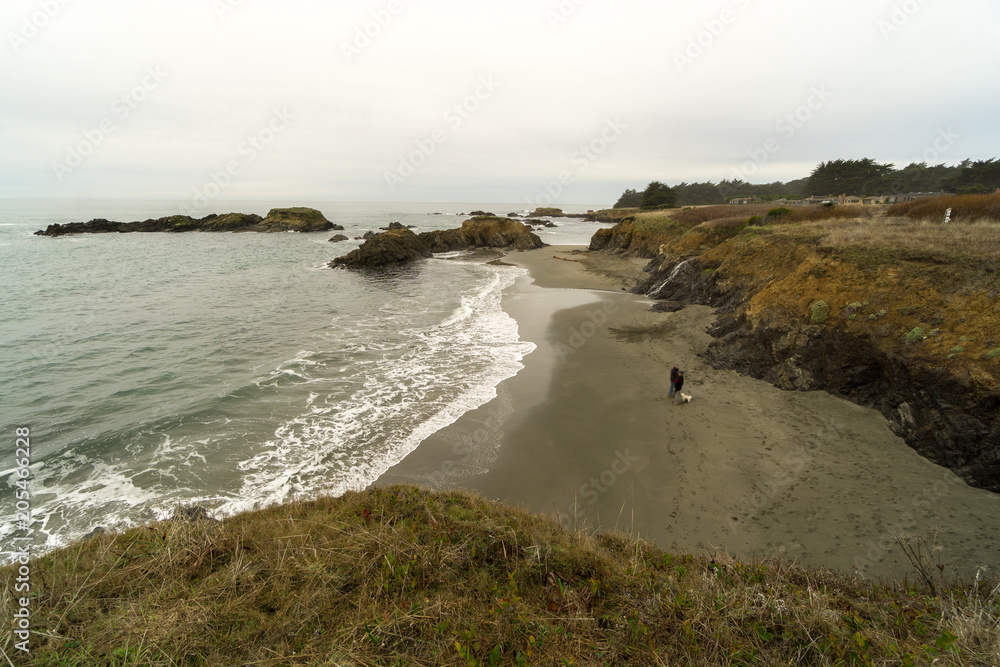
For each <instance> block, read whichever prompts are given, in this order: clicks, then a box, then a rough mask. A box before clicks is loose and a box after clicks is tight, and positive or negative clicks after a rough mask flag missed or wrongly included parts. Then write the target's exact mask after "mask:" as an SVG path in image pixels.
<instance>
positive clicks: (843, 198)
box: [840, 195, 864, 206]
mask: <svg viewBox="0 0 1000 667" xmlns="http://www.w3.org/2000/svg"><path fill="white" fill-rule="evenodd" d="M840 203H841V204H846V205H848V206H860V205H861V204H863V203H864V200H863V199H862V198H861V197H858V196H856V195H840Z"/></svg>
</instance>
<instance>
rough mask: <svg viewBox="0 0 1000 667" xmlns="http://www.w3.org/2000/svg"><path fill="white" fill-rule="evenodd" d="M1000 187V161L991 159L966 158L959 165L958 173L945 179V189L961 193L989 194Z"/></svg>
mask: <svg viewBox="0 0 1000 667" xmlns="http://www.w3.org/2000/svg"><path fill="white" fill-rule="evenodd" d="M998 188H1000V162H998V161H997V160H996V158H990V159H989V160H977V161H976V162H971V161H969V160H966V161H965V162H963V163H962V164H960V165H959V166H958V169H957V170H956V173H954V174H951V175H950V176H948V178H946V179H945V181H944V189H945V190H947V191H948V192H954V193H956V194H960V195H973V194H988V193H992V192H996V191H997V189H998Z"/></svg>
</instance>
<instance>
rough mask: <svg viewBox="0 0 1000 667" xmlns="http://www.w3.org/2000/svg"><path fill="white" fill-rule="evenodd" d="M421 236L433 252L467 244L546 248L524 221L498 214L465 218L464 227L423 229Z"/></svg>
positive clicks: (458, 247) (532, 248) (445, 250)
mask: <svg viewBox="0 0 1000 667" xmlns="http://www.w3.org/2000/svg"><path fill="white" fill-rule="evenodd" d="M420 238H422V239H424V241H426V242H427V244H428V246H429V247H430V248H431V249H432V250H433V251H434V252H449V251H453V250H465V249H466V248H514V249H516V250H534V249H536V248H544V247H545V245H546V244H545V243H544V242H542V240H541V239H540V238H538V236H537V235H535V234H533V233H531V231H529V230H528V228H527V227H526V226H525V225H524V223H521V222H518V221H516V220H511V219H509V218H500V217H497V216H480V217H476V218H472V219H471V220H466V221H465V222H463V223H462V227H461V229H449V230H445V231H433V232H424V233H423V234H421V235H420Z"/></svg>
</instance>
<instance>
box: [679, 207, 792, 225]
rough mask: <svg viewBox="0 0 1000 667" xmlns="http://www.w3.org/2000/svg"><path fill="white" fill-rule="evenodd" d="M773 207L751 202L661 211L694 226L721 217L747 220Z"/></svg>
mask: <svg viewBox="0 0 1000 667" xmlns="http://www.w3.org/2000/svg"><path fill="white" fill-rule="evenodd" d="M772 208H774V206H772V205H770V204H750V205H746V206H740V205H736V204H723V205H720V206H701V207H698V208H692V209H689V210H686V211H684V210H681V211H678V210H670V211H661V212H659V213H660V214H661V215H662V216H664V217H669V218H670V219H672V220H673V221H674V222H677V223H680V224H682V225H686V226H689V227H693V226H694V225H697V224H699V223H702V222H708V221H709V220H718V219H720V218H743V221H744V222H746V221H747V219H748V218H750V217H751V216H754V215H759V216H764V215H767V212H768V211H770V210H771V209H772Z"/></svg>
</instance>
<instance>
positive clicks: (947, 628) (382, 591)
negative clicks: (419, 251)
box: [0, 487, 1000, 667]
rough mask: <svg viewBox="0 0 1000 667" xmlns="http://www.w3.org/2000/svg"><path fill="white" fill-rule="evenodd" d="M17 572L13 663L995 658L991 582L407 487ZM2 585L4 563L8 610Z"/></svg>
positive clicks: (158, 533) (161, 529) (118, 544)
mask: <svg viewBox="0 0 1000 667" xmlns="http://www.w3.org/2000/svg"><path fill="white" fill-rule="evenodd" d="M31 567H32V577H33V581H34V582H35V587H34V589H33V593H32V594H33V602H32V604H33V615H32V625H33V629H34V630H35V632H36V634H35V636H34V637H33V639H32V652H31V653H30V654H28V655H23V654H19V655H18V656H16V657H15V658H14V659H15V660H16V661H17V664H21V665H52V666H55V665H464V666H466V667H469V666H472V665H484V666H486V665H507V664H511V665H556V664H558V665H567V664H587V665H667V664H692V665H718V664H737V665H751V664H766V665H772V664H773V665H778V664H781V665H792V664H812V665H843V664H862V665H888V664H907V663H909V664H928V663H929V662H930V661H932V660H940V661H941V664H956V665H995V664H998V661H1000V633H998V630H997V627H998V626H997V624H998V619H1000V604H998V591H997V590H996V589H995V588H993V586H995V582H991V583H989V584H987V583H986V582H985V581H980V582H975V583H972V584H968V585H958V584H945V583H943V582H941V581H937V580H936V581H934V582H932V583H933V585H934V587H935V589H936V591H937V595H933V594H932V593H931V589H930V588H928V587H927V586H926V585H925V584H924V583H919V584H911V583H907V582H901V583H876V582H865V581H861V580H857V579H854V578H853V577H847V576H841V575H836V574H832V573H828V572H822V571H818V570H813V569H805V568H801V567H797V566H792V565H789V564H785V563H779V562H753V563H745V562H739V561H737V560H735V559H733V558H731V557H729V556H727V555H725V554H716V555H715V556H714V557H698V558H696V557H693V556H690V555H675V554H669V553H666V552H663V551H661V550H659V549H657V548H654V547H652V546H650V545H649V544H645V543H643V542H634V541H631V540H628V539H626V538H624V537H618V536H599V537H594V536H586V535H582V534H579V533H571V532H569V531H567V530H564V529H563V528H562V527H561V526H559V525H558V524H556V523H554V522H552V521H550V520H547V519H544V518H541V517H537V516H533V515H530V514H527V513H525V512H522V511H519V510H514V509H511V508H506V507H502V506H499V505H495V504H492V503H488V502H485V501H483V500H480V499H476V498H474V497H470V496H468V495H464V494H460V493H448V494H433V493H429V492H424V491H419V490H417V489H414V488H411V487H393V488H390V489H382V490H378V489H376V490H369V491H366V492H364V493H350V494H347V495H346V496H345V497H343V498H341V499H321V500H318V501H315V502H303V503H293V504H289V505H285V506H281V507H275V508H271V509H268V510H264V511H261V512H256V513H249V514H242V515H238V516H235V517H232V518H230V519H228V520H226V521H225V522H223V523H221V524H218V523H211V522H204V521H203V522H199V523H196V524H190V523H182V522H175V521H172V522H164V523H160V524H156V525H152V526H148V527H145V528H140V529H135V530H130V531H128V532H126V533H124V534H122V535H104V536H101V537H98V538H95V539H92V540H90V541H88V542H85V543H80V544H77V545H74V546H72V547H69V548H67V549H64V550H62V551H60V552H57V553H54V554H50V555H48V556H46V557H44V558H42V559H38V560H36V561H34V562H33V563H32V566H31ZM928 571H932V572H933V571H934V570H933V568H929V570H928ZM13 576H14V572H13V570H12V569H11V568H6V569H3V570H0V587H2V588H0V591H4V592H8V593H7V594H6V595H5V596H4V598H3V599H2V608H3V613H5V614H6V613H9V612H10V611H11V605H12V600H11V599H10V595H9V591H11V590H12V588H11V587H10V583H11V581H10V580H11V579H12V577H13ZM935 576H938V577H939V575H935ZM8 617H9V615H8ZM4 635H5V636H4V637H2V638H0V639H2V640H3V642H4V643H3V646H5V647H10V632H9V630H7V631H6V632H4ZM5 650H6V649H5ZM8 655H10V653H9V652H8Z"/></svg>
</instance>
